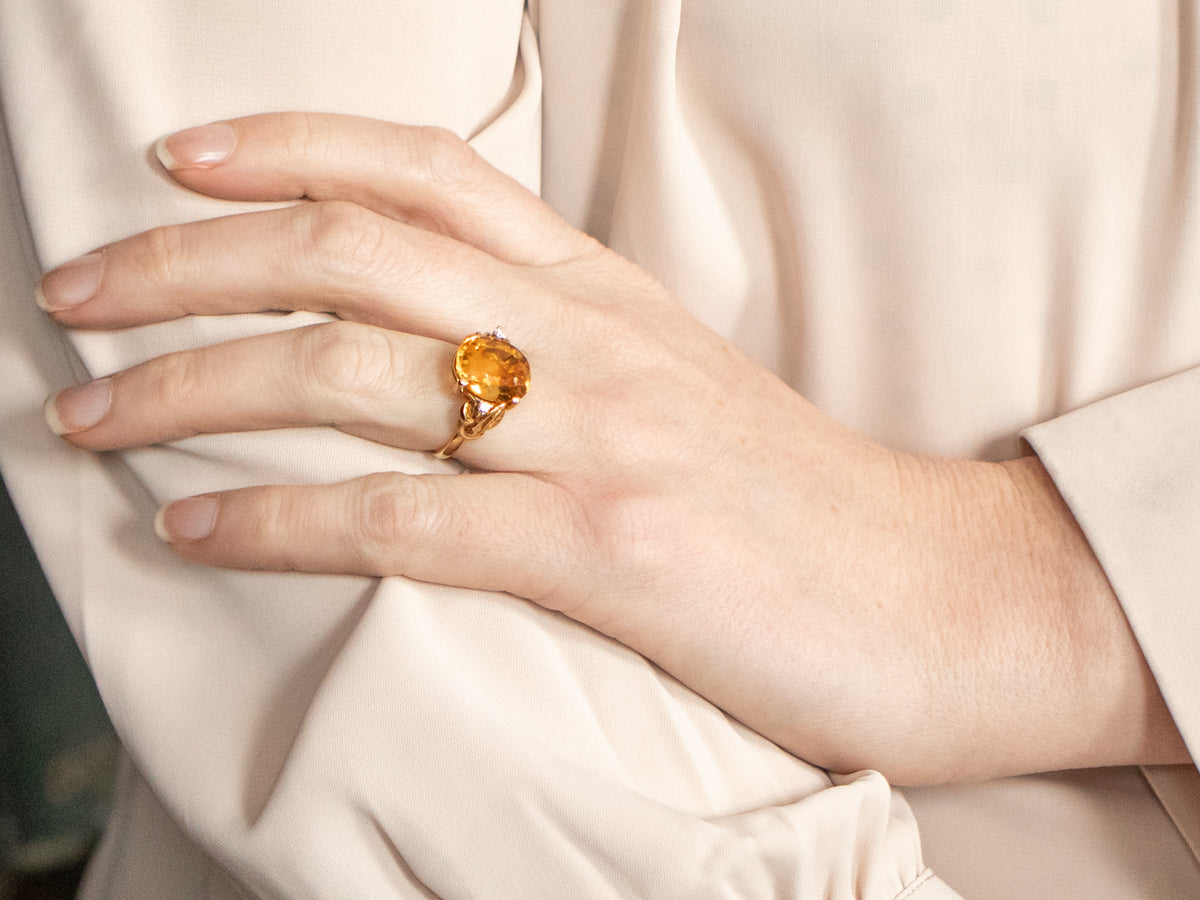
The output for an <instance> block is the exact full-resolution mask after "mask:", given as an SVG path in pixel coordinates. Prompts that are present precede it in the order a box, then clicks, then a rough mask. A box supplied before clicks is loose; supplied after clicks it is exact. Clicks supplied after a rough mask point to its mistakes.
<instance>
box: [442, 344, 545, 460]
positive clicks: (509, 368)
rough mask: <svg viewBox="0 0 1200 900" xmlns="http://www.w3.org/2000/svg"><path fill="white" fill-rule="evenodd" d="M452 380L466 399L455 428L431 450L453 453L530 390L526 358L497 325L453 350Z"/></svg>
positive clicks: (445, 456)
mask: <svg viewBox="0 0 1200 900" xmlns="http://www.w3.org/2000/svg"><path fill="white" fill-rule="evenodd" d="M454 380H455V381H456V382H457V383H458V390H459V393H461V394H462V395H463V397H465V398H466V399H465V400H464V401H463V405H462V411H461V412H460V413H459V415H458V430H457V431H456V432H455V433H454V437H452V438H450V440H448V441H446V443H445V445H444V446H443V447H442V449H441V450H439V451H437V453H435V454H434V456H436V457H437V458H438V459H448V458H450V457H451V456H453V455H454V451H456V450H457V449H458V448H459V447H461V446H462V442H463V441H473V440H475V439H476V438H478V437H482V436H483V433H484V432H485V431H489V430H491V429H492V428H495V427H496V426H497V425H499V424H500V420H501V419H503V418H504V413H505V411H506V410H508V408H509V407H512V406H516V405H517V404H518V403H520V402H521V398H522V397H524V396H525V394H526V392H527V391H528V390H529V360H527V359H526V358H525V354H524V353H522V352H521V351H520V350H518V349H517V348H516V347H514V346H513V345H512V344H510V343H509V342H508V338H506V337H505V336H504V333H503V332H502V331H500V329H499V328H497V329H496V330H495V331H493V332H491V333H490V334H473V335H471V336H470V337H469V338H467V339H466V340H464V341H463V342H462V343H461V344H459V345H458V349H457V350H456V351H455V352H454Z"/></svg>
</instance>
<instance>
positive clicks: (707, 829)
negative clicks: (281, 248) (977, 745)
mask: <svg viewBox="0 0 1200 900" xmlns="http://www.w3.org/2000/svg"><path fill="white" fill-rule="evenodd" d="M0 36H2V38H3V41H4V44H3V57H2V59H0V65H2V66H3V69H2V70H0V87H2V90H3V103H4V113H5V120H6V124H7V127H8V137H9V142H10V144H11V147H12V151H13V163H12V165H11V167H9V168H7V170H6V171H7V174H6V180H5V187H6V192H7V197H6V201H7V204H8V205H7V215H8V219H7V221H6V224H5V226H4V231H3V234H4V240H3V247H2V249H3V251H4V253H5V259H4V271H5V273H6V278H5V281H4V288H3V290H4V305H5V311H6V313H9V312H11V314H12V327H11V329H9V330H6V331H5V332H4V333H3V334H4V337H3V340H4V347H3V349H2V352H0V359H2V360H3V365H4V372H3V377H2V378H0V383H3V384H4V398H5V401H4V402H5V406H4V415H5V416H6V421H7V422H8V423H9V427H8V428H6V429H5V431H4V442H3V443H4V457H3V464H4V466H5V474H6V476H7V477H8V478H9V480H10V481H11V482H13V488H12V490H13V494H14V496H15V497H16V498H17V502H18V504H19V505H20V506H21V508H22V511H23V513H24V514H25V517H26V521H27V523H28V525H29V530H30V532H31V533H32V535H33V537H34V540H35V542H36V543H37V545H38V548H39V551H40V553H41V556H42V559H43V560H44V561H45V564H46V568H47V570H48V572H49V574H50V578H51V581H52V583H53V584H54V586H55V589H56V591H57V593H58V595H59V597H60V598H61V601H62V603H63V605H64V608H65V610H66V612H67V616H68V619H69V620H70V622H71V624H72V626H73V627H74V629H75V631H76V633H77V634H78V635H79V638H80V641H81V643H82V645H83V647H84V649H85V652H86V654H87V657H88V659H89V662H90V664H91V665H92V667H93V669H94V671H95V673H96V676H97V680H98V682H99V684H100V687H101V691H102V693H103V695H104V697H105V699H106V701H107V703H108V705H109V708H110V710H111V713H112V716H113V719H114V722H115V723H116V725H117V727H118V729H119V731H120V732H121V735H122V737H123V739H124V740H125V742H126V745H127V747H128V749H129V752H130V754H131V756H132V758H133V760H134V761H135V762H136V765H137V769H138V770H139V772H140V773H141V776H144V780H143V778H142V777H139V776H135V775H131V776H130V779H129V781H128V785H129V787H128V788H127V789H126V791H125V793H124V795H123V798H122V804H121V806H120V808H119V810H118V815H117V817H116V820H115V823H114V829H113V830H112V832H111V833H110V837H109V840H108V842H107V845H106V848H105V851H104V852H103V854H102V855H101V858H100V860H99V862H98V864H97V868H96V869H95V871H94V873H93V875H92V877H91V879H90V880H89V884H88V888H87V891H86V895H87V896H91V897H112V898H122V900H126V898H131V897H133V898H137V897H163V896H170V897H172V898H180V900H187V898H190V897H225V896H231V895H233V894H234V893H235V892H244V893H248V894H250V895H253V896H259V897H287V898H295V897H328V898H339V900H341V898H348V897H361V898H385V897H409V896H427V895H430V894H436V895H438V896H443V897H471V898H480V897H639V896H711V897H722V896H723V897H731V896H750V897H754V896H764V897H765V896H793V897H808V896H814V895H827V896H835V897H852V896H853V897H857V896H862V897H872V898H874V897H878V898H894V897H898V896H916V895H920V896H921V897H927V896H935V897H936V896H939V895H940V896H945V895H946V894H947V891H946V890H945V889H944V888H943V887H941V886H940V884H939V882H937V881H936V880H934V879H933V878H932V877H931V876H930V875H929V874H928V873H927V872H926V871H925V870H924V867H923V864H922V862H921V856H920V849H919V842H918V837H917V832H916V827H915V824H914V823H913V821H912V817H911V814H910V813H909V811H908V809H907V807H906V805H905V803H904V801H903V799H902V798H900V797H899V796H898V795H896V794H894V793H893V792H892V791H891V790H890V789H889V787H888V786H887V785H886V783H885V782H884V781H883V780H882V779H881V778H880V777H879V776H878V775H873V774H870V773H864V774H863V775H861V776H858V777H853V778H847V779H839V780H838V781H837V782H836V783H835V782H834V781H833V780H832V779H830V778H829V777H828V776H826V775H825V773H823V772H821V771H819V770H817V769H815V768H813V767H811V766H808V765H806V764H804V763H802V762H800V761H798V760H796V759H793V758H791V757H789V756H787V755H785V754H783V753H781V752H780V751H779V750H778V749H777V748H776V747H774V746H773V745H771V744H770V743H769V742H767V741H765V740H763V739H762V738H760V737H759V736H757V735H755V734H753V733H751V732H749V731H747V730H746V729H744V728H742V727H741V726H739V725H738V724H736V723H734V722H732V721H730V720H729V719H728V718H727V717H725V716H724V715H723V714H721V713H720V712H719V711H717V710H716V709H714V708H712V707H711V706H709V705H708V704H707V703H705V702H704V701H702V700H700V699H699V698H698V697H696V696H695V695H693V694H691V693H690V692H688V691H686V690H684V689H683V688H681V687H680V686H679V685H677V684H676V683H674V682H673V681H672V680H671V679H669V678H667V677H665V676H663V675H662V674H661V673H659V672H658V671H656V670H655V669H654V668H653V667H652V666H650V665H649V664H648V663H646V662H645V661H644V660H642V659H640V658H639V657H637V656H636V655H634V654H632V653H630V652H628V651H626V650H624V649H622V648H620V647H617V646H615V645H613V644H612V643H610V642H608V641H607V640H605V639H603V638H601V637H599V636H598V635H596V634H594V633H592V632H589V631H587V630H585V629H583V628H581V627H579V626H577V625H575V624H574V623H571V622H569V621H567V620H565V619H562V618H561V617H558V616H554V615H551V614H549V613H547V612H545V611H543V610H541V609H538V608H535V607H533V606H531V605H529V604H526V603H523V602H521V601H518V600H515V599H513V598H511V597H504V596H492V595H485V594H479V593H469V592H465V591H459V590H450V589H443V588H436V587H431V586H427V585H416V584H412V583H409V582H406V581H403V580H401V579H388V580H384V581H382V582H377V581H374V580H369V579H354V578H314V577H305V576H294V575H293V576H286V575H258V574H251V573H230V572H220V571H214V570H208V569H204V568H202V567H199V566H187V565H183V564H181V563H180V562H178V561H177V560H175V559H173V558H172V556H171V554H170V553H169V552H168V551H167V550H166V549H165V548H164V547H163V546H162V545H161V544H159V543H158V542H157V540H156V539H155V538H154V536H153V534H152V532H151V530H150V528H149V522H150V518H151V515H152V512H153V509H154V505H155V503H156V502H162V501H164V500H168V499H171V498H173V497H178V496H181V495H185V494H188V493H192V492H195V491H201V490H209V489H214V488H221V487H228V486H230V485H234V484H244V483H250V482H255V481H262V480H270V481H320V480H327V479H336V478H345V477H349V476H352V475H356V474H360V473H363V472H368V471H372V470H378V469H386V468H398V469H403V470H405V471H410V472H420V471H453V470H454V464H452V463H438V462H435V461H433V460H431V459H429V458H428V456H427V455H424V454H416V453H408V452H402V451H394V450H390V449H386V448H383V447H380V446H377V445H372V444H370V443H368V442H365V441H361V440H356V439H353V438H349V437H347V436H345V435H340V434H336V433H334V432H331V431H329V430H324V429H311V430H293V431H288V432H281V433H276V434H262V435H237V436H226V437H217V438H200V439H194V440H189V441H186V442H182V443H181V444H179V445H176V446H174V447H170V448H156V449H153V450H148V451H141V452H137V453H129V454H124V455H121V456H117V455H112V456H109V457H105V458H92V457H88V456H86V455H84V454H72V453H70V452H68V451H66V450H65V448H62V447H60V446H56V442H55V441H54V440H53V439H52V438H49V437H48V436H47V435H46V434H45V431H44V429H43V427H42V426H41V425H40V423H39V421H38V417H39V414H38V407H39V405H40V401H41V398H42V396H44V395H45V393H46V392H47V391H49V390H51V389H55V388H60V387H62V386H64V385H66V384H69V383H70V382H71V381H72V380H73V379H74V377H82V375H83V373H84V371H85V370H86V372H87V373H90V374H91V375H99V374H102V373H106V372H111V371H113V370H115V369H118V368H121V367H124V366H128V365H129V364H131V363H133V362H135V361H137V360H139V359H142V358H145V357H147V356H150V355H153V354H157V353H162V352H165V351H169V350H171V349H175V348H179V347H182V346H190V345H195V344H198V343H203V342H208V341H213V340H219V339H222V338H227V337H232V336H236V335H242V334H248V333H254V332H262V331H267V330H271V329H278V328H287V327H294V326H295V325H298V324H302V323H304V322H309V321H312V320H313V319H314V317H313V316H240V317H230V318H225V319H209V320H190V321H185V322H180V323H172V324H168V325H165V326H158V327H153V328H145V329H135V330H131V331H127V332H123V333H116V334H77V335H73V336H72V337H71V339H70V343H69V344H67V343H65V342H64V340H63V338H62V337H61V336H59V335H56V334H55V333H54V331H53V329H52V328H50V326H49V324H48V323H47V322H46V321H45V320H44V319H43V318H42V317H41V316H40V314H39V313H37V311H36V310H34V309H33V308H32V307H31V306H30V297H31V294H30V291H31V287H32V284H33V282H34V279H35V277H36V274H37V271H38V269H39V268H44V267H46V266H52V265H55V264H57V263H59V262H62V261H64V260H66V259H69V258H70V257H72V256H74V255H77V254H80V253H82V252H84V251H86V250H88V249H90V248H92V247H94V246H96V245H97V244H99V243H102V242H104V241H107V240H111V239H114V238H118V237H120V236H122V235H125V234H129V233H132V232H136V231H139V230H142V229H145V228H148V227H151V226H154V225H157V224H162V223H165V222H179V221H186V220H189V219H194V218H197V217H200V216H207V215H215V214H221V213H228V212H231V211H233V207H232V206H231V205H230V204H222V203H217V202H213V201H209V200H205V199H203V198H200V197H197V196H195V195H192V194H190V193H188V192H187V191H184V190H182V189H181V188H179V187H178V186H177V185H174V184H172V183H171V182H170V181H169V180H168V179H167V178H165V177H164V176H163V175H162V173H161V172H159V171H158V170H157V169H156V167H155V166H154V165H153V164H152V163H151V162H150V161H149V159H148V153H147V150H148V148H149V146H150V145H151V144H152V143H153V141H154V140H155V139H156V138H157V137H158V136H160V135H162V134H164V133H166V132H169V131H171V130H173V129H176V128H179V127H181V126H184V125H188V124H193V123H197V122H203V121H207V120H210V119H214V118H221V117H227V116H232V115H238V114H241V113H248V112H254V111H261V110H269V109H281V108H307V109H316V110H336V111H344V112H353V113H359V114H364V115H373V116H378V117H382V118H388V119H393V120H397V121H407V122H432V123H437V124H442V125H446V126H448V127H450V128H453V129H454V130H456V131H458V132H459V133H461V134H464V135H470V136H471V137H472V139H473V141H474V143H475V145H476V146H477V147H478V148H479V149H480V151H481V152H483V153H484V154H485V155H486V156H488V157H489V158H490V159H491V160H492V161H493V162H495V163H496V164H497V165H499V166H500V167H502V168H503V169H505V170H507V171H509V172H510V173H512V174H514V175H515V176H516V177H518V178H520V179H522V180H524V181H525V182H526V183H528V184H530V186H532V187H536V184H537V178H538V171H539V162H540V155H539V154H540V120H539V111H540V102H539V101H540V88H541V72H540V65H539V59H538V52H537V47H536V43H535V40H534V33H533V31H532V28H531V26H530V24H529V22H528V20H527V19H525V17H524V15H523V6H522V4H521V3H520V2H507V3H497V2H494V0H487V2H459V3H444V4H428V3H417V2H396V3H376V4H352V5H347V6H346V7H344V8H343V7H341V6H339V7H336V8H335V7H332V6H328V5H326V4H316V3H310V2H296V3H283V4H271V5H270V6H269V7H268V6H266V5H261V6H257V5H249V4H245V3H242V2H240V0H238V2H233V0H230V2H224V3H221V2H218V3H212V4H208V5H207V6H206V7H205V15H204V18H203V20H202V21H199V22H198V21H196V20H195V11H194V6H193V5H192V4H190V3H184V2H178V3H164V2H159V3H148V2H143V3H129V4H122V5H120V6H113V5H112V4H104V3H99V2H93V0H73V2H57V0H56V2H54V3H48V2H42V0H6V2H5V3H4V4H3V5H2V6H0ZM18 188H19V190H20V200H21V201H23V208H22V207H21V206H18V197H17V194H16V191H17V189H18ZM26 229H28V235H27V234H26ZM72 353H73V354H75V355H77V360H76V359H73V357H72V355H71V354H72ZM149 786H152V790H153V795H152V794H151V793H150V791H149V790H148V787H149ZM156 798H157V799H156ZM159 800H161V802H162V804H163V806H164V807H165V810H164V809H160V808H158V805H157V804H158V801H159ZM166 811H169V818H168V816H167V815H165V814H164V813H165V812H166ZM171 821H173V822H175V823H178V825H177V827H175V828H172V827H169V822H171ZM197 844H198V845H199V846H200V847H202V848H203V849H204V851H205V852H206V853H207V854H208V855H209V856H211V858H212V862H209V861H207V860H206V859H205V857H204V856H203V855H197V852H196V850H195V849H194V847H195V845H197ZM234 885H238V887H236V888H235V887H234Z"/></svg>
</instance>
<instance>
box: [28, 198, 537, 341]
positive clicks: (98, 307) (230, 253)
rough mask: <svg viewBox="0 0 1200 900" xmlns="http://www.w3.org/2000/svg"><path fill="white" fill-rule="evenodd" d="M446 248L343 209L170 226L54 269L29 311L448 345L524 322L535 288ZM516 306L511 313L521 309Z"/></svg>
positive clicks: (314, 208) (69, 321) (461, 250)
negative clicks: (378, 334)
mask: <svg viewBox="0 0 1200 900" xmlns="http://www.w3.org/2000/svg"><path fill="white" fill-rule="evenodd" d="M519 271H520V270H519V269H518V268H516V267H513V266H510V265H509V264H507V263H504V262H501V261H500V260H497V259H495V258H494V257H492V256H489V255H488V254H486V253H484V252H482V251H480V250H476V249H475V248H473V247H470V246H468V245H466V244H463V243H460V242H458V241H456V240H454V239H452V238H448V237H445V236H442V235H439V234H434V233H431V232H428V231H424V230H422V229H420V228H417V227H414V226H411V225H407V224H404V223H402V222H397V221H394V220H392V219H389V218H386V217H385V216H381V215H378V214H377V213H374V212H371V211H370V210H367V209H364V208H363V207H360V206H357V205H355V204H352V203H347V202H343V201H327V202H324V201H323V202H318V203H304V204H300V205H297V206H291V207H286V208H283V209H277V210H267V211H262V212H254V213H243V214H240V215H234V216H227V217H224V218H219V219H210V220H206V221H201V222H193V223H189V224H186V225H172V226H166V227H162V228H156V229H153V230H151V231H147V232H143V233H142V234H139V235H135V236H134V237H131V238H127V239H126V240H122V241H118V242H117V243H114V244H110V245H108V246H107V247H105V248H103V249H102V250H101V251H99V252H97V253H94V254H89V255H88V256H86V257H83V258H81V259H80V260H76V261H74V262H72V263H67V264H66V265H64V266H60V267H59V268H58V269H56V270H54V271H52V272H50V273H48V274H47V275H46V276H45V278H44V279H43V280H42V284H41V287H40V289H39V295H38V301H39V303H41V304H42V305H43V306H44V307H45V308H47V309H48V310H49V311H50V312H51V313H52V314H53V315H54V317H55V318H56V319H57V320H58V321H59V322H61V323H62V324H63V325H67V326H70V327H75V328H124V327H128V326H132V325H142V324H146V323H150V322H160V321H165V320H168V319H175V318H180V317H182V316H185V315H190V314H195V315H222V314H230V313H246V312H265V311H278V310H293V311H295V310H307V311H313V312H331V313H334V314H336V315H337V316H339V317H340V318H343V319H349V320H353V321H358V322H364V323H368V324H374V325H380V326H383V327H385V328H390V329H394V330H400V331H408V332H412V333H414V334H422V335H426V336H429V337H434V338H438V339H441V340H446V341H458V340H459V339H461V337H462V336H463V335H465V334H470V333H472V332H475V331H478V330H480V329H481V328H488V327H493V326H495V325H503V324H505V323H509V322H512V321H515V320H516V316H515V315H514V313H516V312H517V307H518V305H519V306H520V308H521V311H522V314H521V318H522V319H526V318H528V319H530V320H533V321H539V320H540V321H549V320H552V318H553V317H552V316H546V315H538V316H528V315H527V311H528V309H529V305H530V303H531V302H537V298H538V296H539V295H540V297H541V298H542V301H543V302H552V301H551V300H550V299H549V297H548V295H546V294H545V293H544V292H540V291H538V290H537V288H536V283H535V279H532V278H520V276H519V274H518V273H519ZM518 301H519V303H518Z"/></svg>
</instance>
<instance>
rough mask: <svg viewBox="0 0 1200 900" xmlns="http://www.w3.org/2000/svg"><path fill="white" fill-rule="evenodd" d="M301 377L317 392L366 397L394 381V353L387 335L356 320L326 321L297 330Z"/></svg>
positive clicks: (341, 396) (375, 394) (385, 387)
mask: <svg viewBox="0 0 1200 900" xmlns="http://www.w3.org/2000/svg"><path fill="white" fill-rule="evenodd" d="M298 339H299V340H300V341H301V347H300V353H299V354H298V358H299V361H300V363H299V364H300V370H301V371H300V373H299V375H300V378H301V381H302V383H304V384H308V385H310V386H311V387H312V388H313V389H314V390H315V391H316V392H317V393H318V394H319V395H323V396H338V397H340V398H343V399H355V398H358V399H369V398H371V397H376V396H379V395H381V394H383V393H385V392H386V391H387V390H388V389H389V387H390V386H391V385H392V384H393V383H394V377H393V373H394V372H395V369H396V355H395V352H394V348H393V346H392V342H391V340H389V338H388V336H387V334H385V333H384V332H383V331H382V330H380V329H378V328H375V327H374V326H371V325H363V324H360V323H357V322H343V321H338V322H329V323H327V324H323V325H314V326H313V327H311V328H306V329H304V330H303V331H302V332H300V333H299V335H298Z"/></svg>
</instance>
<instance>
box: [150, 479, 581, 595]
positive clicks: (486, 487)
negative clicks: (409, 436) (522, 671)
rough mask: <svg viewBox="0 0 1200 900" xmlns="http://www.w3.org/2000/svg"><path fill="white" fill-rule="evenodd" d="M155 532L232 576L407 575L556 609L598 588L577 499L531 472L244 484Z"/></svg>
mask: <svg viewBox="0 0 1200 900" xmlns="http://www.w3.org/2000/svg"><path fill="white" fill-rule="evenodd" d="M155 528H156V530H157V531H158V533H159V536H160V537H162V538H163V539H164V540H166V541H168V542H170V543H171V544H172V545H173V547H174V549H175V551H176V552H177V553H179V555H180V556H183V557H185V558H187V559H191V560H195V561H197V562H202V563H205V564H207V565H214V566H222V567H226V568H236V569H255V570H267V571H302V572H325V573H338V574H354V575H404V576H407V577H409V578H414V579H417V580H418V581H429V582H434V583H437V584H447V585H455V586H459V587H466V588H476V589H480V590H494V591H507V592H509V593H512V594H516V595H518V596H521V597H526V598H530V599H533V600H535V601H537V602H539V603H542V604H544V605H549V606H552V607H554V608H562V607H563V606H564V605H566V604H568V603H571V602H572V601H571V600H570V599H569V598H568V597H567V595H566V594H564V590H565V589H566V586H568V585H571V584H580V583H589V581H588V579H586V578H580V577H578V575H579V570H580V568H581V567H585V566H586V558H587V554H586V552H585V548H586V542H584V541H581V540H580V539H579V535H580V534H581V533H582V532H581V529H580V527H579V517H578V516H577V515H576V514H575V506H574V501H573V500H572V499H571V498H570V496H569V495H568V494H567V493H566V492H565V491H563V490H562V489H561V488H559V487H556V486H554V485H552V484H549V483H547V482H545V481H541V480H539V479H537V478H533V477H531V476H526V475H515V474H510V473H488V474H466V475H459V476H452V475H422V476H409V475H401V474H399V473H394V472H388V473H380V474H376V475H370V476H367V477H365V478H358V479H355V480H352V481H347V482H342V483H339V484H331V485H318V486H296V485H271V486H262V487H252V488H244V489H241V490H235V491H226V492H223V493H219V494H209V495H205V496H201V497H189V498H187V499H185V500H179V501H176V502H175V503H172V504H170V505H168V506H166V507H164V508H163V509H162V510H160V511H159V515H158V518H157V519H156V522H155Z"/></svg>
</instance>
